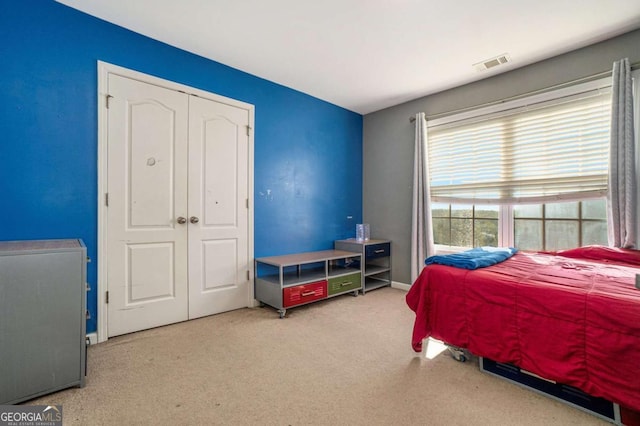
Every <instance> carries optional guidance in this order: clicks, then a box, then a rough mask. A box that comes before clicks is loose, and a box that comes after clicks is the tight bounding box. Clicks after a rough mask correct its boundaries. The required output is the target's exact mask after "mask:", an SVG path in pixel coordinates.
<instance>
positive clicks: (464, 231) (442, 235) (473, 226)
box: [431, 204, 499, 247]
mask: <svg viewBox="0 0 640 426" xmlns="http://www.w3.org/2000/svg"><path fill="white" fill-rule="evenodd" d="M431 213H432V218H433V238H434V242H435V244H437V245H441V246H454V247H478V246H494V247H495V246H498V245H499V244H498V206H484V205H481V206H473V205H451V204H434V205H432V207H431Z"/></svg>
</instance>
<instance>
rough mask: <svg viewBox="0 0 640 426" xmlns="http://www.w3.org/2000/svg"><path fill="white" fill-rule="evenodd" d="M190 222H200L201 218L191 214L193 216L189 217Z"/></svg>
mask: <svg viewBox="0 0 640 426" xmlns="http://www.w3.org/2000/svg"><path fill="white" fill-rule="evenodd" d="M189 222H191V223H198V222H200V219H198V218H197V217H195V216H191V218H190V219H189Z"/></svg>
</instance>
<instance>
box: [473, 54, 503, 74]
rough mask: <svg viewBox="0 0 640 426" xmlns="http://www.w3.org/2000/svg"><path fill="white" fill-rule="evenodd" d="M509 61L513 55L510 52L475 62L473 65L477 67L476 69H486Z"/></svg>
mask: <svg viewBox="0 0 640 426" xmlns="http://www.w3.org/2000/svg"><path fill="white" fill-rule="evenodd" d="M507 62H511V57H510V56H509V54H508V53H504V54H502V55H500V56H496V57H495V58H491V59H487V60H485V61H482V62H478V63H477V64H473V67H474V68H475V69H476V71H485V70H488V69H489V68H493V67H497V66H498V65H503V64H506V63H507Z"/></svg>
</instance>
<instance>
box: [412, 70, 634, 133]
mask: <svg viewBox="0 0 640 426" xmlns="http://www.w3.org/2000/svg"><path fill="white" fill-rule="evenodd" d="M630 68H631V70H632V71H633V70H636V69H638V68H640V62H635V63H633V64H631V65H630ZM611 73H612V71H603V72H599V73H597V74H593V75H590V76H587V77H581V78H577V79H575V80H571V81H567V82H565V83H560V84H556V85H555V86H551V87H546V88H544V89H538V90H532V91H530V92H527V93H522V94H520V95H515V96H511V97H509V98H505V99H500V100H499V101H492V102H486V103H484V104H480V105H474V106H470V107H465V108H459V109H455V110H452V111H447V112H441V113H438V114H434V115H430V116H427V117H426V118H427V120H433V119H436V118H441V117H446V116H448V115H453V114H458V113H461V112H466V111H471V110H474V109H478V108H484V107H489V106H494V105H499V104H503V103H505V102H509V101H515V100H517V99H521V98H526V97H528V96H533V95H538V94H541V93H545V92H549V91H551V90H556V89H562V88H563V87H566V86H573V85H574V84H578V83H586V82H589V81H592V80H597V79H599V78H602V77H606V76H610V75H611ZM414 121H416V117H415V116H412V117H409V122H411V123H413V122H414Z"/></svg>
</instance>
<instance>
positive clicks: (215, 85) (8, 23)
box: [0, 0, 362, 332]
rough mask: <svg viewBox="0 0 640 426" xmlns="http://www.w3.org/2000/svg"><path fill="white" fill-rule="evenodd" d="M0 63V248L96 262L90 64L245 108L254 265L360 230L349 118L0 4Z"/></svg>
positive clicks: (64, 11)
mask: <svg viewBox="0 0 640 426" xmlns="http://www.w3.org/2000/svg"><path fill="white" fill-rule="evenodd" d="M0 58H1V60H2V65H1V66H0V96H2V102H0V138H1V141H0V203H1V205H0V240H18V239H46V238H82V239H83V240H84V241H85V243H86V244H87V247H88V250H89V255H90V256H91V258H92V259H96V256H97V199H98V196H97V151H98V149H97V145H98V142H97V123H98V119H97V107H96V105H97V61H98V60H101V61H105V62H109V63H112V64H115V65H120V66H123V67H126V68H130V69H134V70H137V71H140V72H144V73H147V74H151V75H155V76H158V77H161V78H164V79H167V80H172V81H176V82H178V83H182V84H186V85H189V86H193V87H196V88H199V89H203V90H207V91H210V92H213V93H217V94H219V95H223V96H227V97H230V98H233V99H237V100H241V101H244V102H248V103H250V104H253V105H255V107H256V109H255V127H256V132H255V169H254V186H255V210H254V212H255V216H254V223H255V239H254V247H255V255H256V257H260V256H267V255H278V254H286V253H293V252H298V251H308V250H321V249H328V248H331V247H332V245H333V240H334V239H339V238H346V237H352V236H354V232H355V224H356V223H359V222H361V221H362V116H361V115H359V114H356V113H354V112H351V111H348V110H345V109H343V108H339V107H337V106H335V105H332V104H329V103H327V102H324V101H321V100H319V99H316V98H313V97H311V96H308V95H305V94H303V93H300V92H297V91H295V90H291V89H288V88H286V87H283V86H280V85H277V84H274V83H272V82H269V81H266V80H263V79H260V78H257V77H255V76H252V75H249V74H246V73H243V72H240V71H238V70H235V69H233V68H230V67H227V66H224V65H222V64H219V63H217V62H214V61H210V60H208V59H204V58H202V57H200V56H197V55H193V54H190V53H187V52H184V51H182V50H179V49H176V48H173V47H171V46H168V45H166V44H163V43H160V42H157V41H155V40H152V39H150V38H147V37H144V36H141V35H139V34H136V33H133V32H130V31H128V30H125V29H123V28H121V27H118V26H115V25H112V24H109V23H107V22H104V21H101V20H99V19H96V18H93V17H91V16H88V15H86V14H83V13H81V12H78V11H76V10H74V9H71V8H68V7H66V6H63V5H61V4H59V3H56V2H54V1H52V0H23V1H19V0H15V1H2V2H1V3H0ZM96 276H97V262H96V261H94V262H92V263H90V264H89V270H88V279H89V283H90V284H91V287H92V289H93V290H92V292H91V293H90V294H89V300H88V306H89V310H90V312H91V315H92V319H91V320H89V321H88V323H87V331H88V332H92V331H95V330H96V317H97V308H96V306H97V296H96V295H97V292H96V291H97V290H96V287H97V279H96ZM34 308H35V309H37V307H34Z"/></svg>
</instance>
